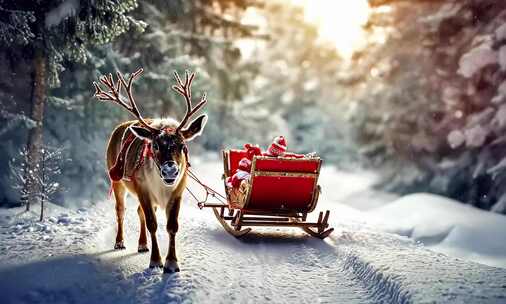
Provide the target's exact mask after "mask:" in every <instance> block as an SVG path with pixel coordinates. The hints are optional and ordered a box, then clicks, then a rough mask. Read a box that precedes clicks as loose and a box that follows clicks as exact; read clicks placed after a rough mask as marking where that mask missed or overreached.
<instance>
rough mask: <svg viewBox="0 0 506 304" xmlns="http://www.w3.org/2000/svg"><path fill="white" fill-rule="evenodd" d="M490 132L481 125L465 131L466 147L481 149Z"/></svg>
mask: <svg viewBox="0 0 506 304" xmlns="http://www.w3.org/2000/svg"><path fill="white" fill-rule="evenodd" d="M489 133H490V130H488V128H486V127H483V126H481V125H475V126H474V127H471V128H469V129H466V130H465V131H464V136H465V137H466V146H468V147H481V146H482V145H483V143H484V142H485V139H487V136H488V134H489Z"/></svg>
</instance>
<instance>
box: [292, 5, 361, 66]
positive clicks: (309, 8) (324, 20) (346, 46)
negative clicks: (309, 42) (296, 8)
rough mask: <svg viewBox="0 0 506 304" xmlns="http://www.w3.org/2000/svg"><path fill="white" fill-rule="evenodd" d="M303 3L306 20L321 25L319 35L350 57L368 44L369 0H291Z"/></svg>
mask: <svg viewBox="0 0 506 304" xmlns="http://www.w3.org/2000/svg"><path fill="white" fill-rule="evenodd" d="M291 1H292V2H293V3H294V4H296V5H300V6H302V7H304V14H305V17H306V20H307V21H308V22H310V23H312V24H315V25H316V26H317V27H318V31H319V34H320V37H321V38H322V39H325V40H327V41H329V42H331V43H333V44H334V45H335V47H336V49H337V51H338V52H339V53H340V54H341V55H342V56H343V57H344V58H350V57H351V56H352V55H353V52H354V51H355V50H357V49H360V48H361V47H363V46H365V33H364V31H363V29H362V26H363V25H365V24H366V22H367V20H368V18H369V14H370V7H369V4H368V3H367V0H291Z"/></svg>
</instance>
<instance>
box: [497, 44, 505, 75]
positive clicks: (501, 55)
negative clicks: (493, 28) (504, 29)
mask: <svg viewBox="0 0 506 304" xmlns="http://www.w3.org/2000/svg"><path fill="white" fill-rule="evenodd" d="M499 65H500V66H501V70H503V71H504V70H506V46H502V47H501V48H500V49H499Z"/></svg>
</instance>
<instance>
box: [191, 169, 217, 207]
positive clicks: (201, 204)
mask: <svg viewBox="0 0 506 304" xmlns="http://www.w3.org/2000/svg"><path fill="white" fill-rule="evenodd" d="M186 174H187V175H188V176H189V177H190V178H191V179H193V180H194V181H195V182H197V184H199V185H200V186H202V188H204V190H206V196H205V197H204V199H203V200H199V199H198V198H197V196H196V195H195V194H194V193H193V192H192V191H191V190H190V188H188V186H186V190H187V191H188V193H190V195H191V196H192V197H193V199H195V201H196V202H197V206H198V207H199V208H200V209H202V208H204V204H205V203H206V202H207V200H208V199H209V196H211V197H213V198H215V199H216V200H218V201H219V202H220V203H223V204H226V200H227V198H226V197H224V196H223V195H221V194H220V193H219V192H218V191H216V190H214V189H213V188H211V187H209V186H208V185H206V184H205V183H204V182H202V181H201V180H200V179H199V178H198V177H197V175H195V173H193V172H192V171H191V170H190V167H189V166H188V167H187V168H186Z"/></svg>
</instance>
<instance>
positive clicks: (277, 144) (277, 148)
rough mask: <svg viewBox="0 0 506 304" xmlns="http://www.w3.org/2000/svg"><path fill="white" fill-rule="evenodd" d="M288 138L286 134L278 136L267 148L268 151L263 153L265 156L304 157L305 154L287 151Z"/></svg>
mask: <svg viewBox="0 0 506 304" xmlns="http://www.w3.org/2000/svg"><path fill="white" fill-rule="evenodd" d="M286 146H287V145H286V139H285V137H284V136H276V137H275V138H274V139H273V140H272V143H271V145H270V146H269V147H268V148H267V151H266V152H265V153H264V154H263V155H264V156H271V157H293V158H303V157H304V155H303V154H296V153H290V152H286Z"/></svg>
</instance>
